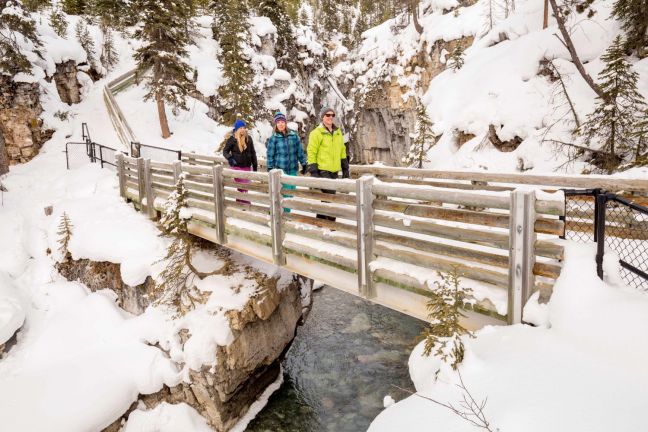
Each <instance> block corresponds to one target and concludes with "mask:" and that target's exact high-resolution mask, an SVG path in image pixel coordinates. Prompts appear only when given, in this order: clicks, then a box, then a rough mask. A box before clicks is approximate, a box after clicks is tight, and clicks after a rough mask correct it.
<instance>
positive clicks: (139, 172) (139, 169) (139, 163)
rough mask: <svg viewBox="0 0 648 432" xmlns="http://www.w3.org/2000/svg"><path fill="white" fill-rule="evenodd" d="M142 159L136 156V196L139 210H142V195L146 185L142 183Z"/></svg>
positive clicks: (144, 194)
mask: <svg viewBox="0 0 648 432" xmlns="http://www.w3.org/2000/svg"><path fill="white" fill-rule="evenodd" d="M144 176H145V174H144V159H142V158H141V157H140V158H137V196H138V198H139V205H140V211H143V210H144V197H145V196H146V186H145V185H144Z"/></svg>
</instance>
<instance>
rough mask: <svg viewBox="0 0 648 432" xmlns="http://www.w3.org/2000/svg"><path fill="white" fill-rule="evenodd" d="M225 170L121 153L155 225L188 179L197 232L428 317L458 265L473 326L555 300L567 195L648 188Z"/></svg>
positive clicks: (397, 173)
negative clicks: (535, 300)
mask: <svg viewBox="0 0 648 432" xmlns="http://www.w3.org/2000/svg"><path fill="white" fill-rule="evenodd" d="M223 163H224V160H223V159H222V158H221V157H217V156H206V155H196V154H183V160H182V161H176V162H174V163H160V162H155V161H151V160H148V159H142V158H137V159H135V158H131V157H128V156H125V155H119V156H118V157H117V166H118V175H119V188H120V194H121V196H122V197H124V198H125V199H127V200H130V201H132V202H133V203H135V205H136V206H137V207H139V208H141V209H142V210H143V211H145V212H146V213H147V214H148V216H149V217H150V218H151V219H157V218H158V217H159V212H160V211H161V209H162V205H163V203H164V201H165V199H166V198H167V197H168V196H169V194H170V193H171V191H172V190H173V189H174V185H175V184H176V182H177V180H178V178H179V177H180V175H181V174H182V175H183V177H184V182H185V186H186V188H187V189H188V191H189V205H190V211H191V215H192V217H191V220H190V222H189V230H190V232H191V233H193V234H195V235H196V236H198V237H201V238H203V239H206V240H209V241H211V242H214V243H217V244H219V245H223V246H225V247H228V248H230V249H232V250H235V251H238V252H240V253H243V254H245V255H248V256H252V257H255V258H257V259H259V260H261V261H265V262H267V263H273V264H275V265H278V266H282V267H284V268H286V269H288V270H290V271H292V272H294V273H297V274H300V275H303V276H305V277H308V278H312V279H317V280H320V281H322V282H324V283H326V284H327V285H330V286H333V287H335V288H338V289H341V290H344V291H347V292H350V293H353V294H356V295H359V296H362V297H364V298H367V299H369V300H371V301H373V302H376V303H379V304H382V305H385V306H387V307H390V308H392V309H395V310H398V311H400V312H403V313H407V314H410V315H413V316H416V317H419V318H422V319H425V318H426V317H427V311H426V309H425V304H426V301H427V299H428V298H429V295H430V292H431V290H432V289H433V288H434V281H435V280H438V275H437V271H442V272H447V271H449V270H451V269H453V268H456V269H457V270H458V271H459V272H460V274H461V275H462V277H463V280H464V283H465V285H466V286H469V287H472V288H473V289H474V294H475V298H474V299H473V301H472V302H471V304H470V305H468V307H469V309H470V312H469V320H468V324H469V325H470V326H471V327H480V326H483V325H485V324H489V323H491V324H492V323H506V322H508V323H519V322H521V320H522V309H523V307H524V304H525V302H526V300H527V299H528V298H529V297H530V296H531V295H532V293H534V292H535V291H537V290H538V291H540V296H541V297H542V298H544V299H547V298H548V297H549V296H550V293H551V290H552V286H553V284H554V282H555V280H556V278H558V276H559V275H560V271H561V261H562V259H563V241H562V240H561V239H560V238H559V237H560V236H561V235H562V234H563V233H564V230H565V221H564V220H563V218H562V216H563V215H564V212H565V201H564V196H563V194H562V192H561V191H560V190H559V189H560V188H563V187H578V188H585V187H587V188H591V187H601V188H605V189H609V190H626V191H630V190H643V191H646V190H648V181H646V180H628V181H624V180H618V179H610V178H609V177H605V176H580V177H561V176H532V175H523V174H519V175H516V174H487V173H470V172H442V171H433V170H417V169H407V168H395V167H377V166H352V167H351V173H352V176H353V177H356V178H355V179H348V180H342V179H340V180H329V179H320V178H312V177H301V176H300V177H293V176H287V175H285V174H283V173H282V172H281V171H280V170H272V171H271V172H269V173H268V172H241V171H234V170H231V169H228V168H226V167H225V166H224V165H223ZM235 178H244V179H247V180H249V181H250V183H249V184H246V185H241V184H240V183H236V182H235V180H234V179H235ZM284 185H293V186H295V187H296V189H295V190H287V189H285V188H284V187H283V186H284ZM239 188H244V189H246V190H247V191H248V192H247V193H242V192H240V191H238V190H237V189H239ZM321 189H329V190H335V191H336V194H335V195H330V194H324V193H322V192H321ZM241 201H247V202H249V204H248V203H245V202H241ZM288 209H290V211H288ZM315 214H322V215H329V216H333V217H335V218H337V220H336V221H330V220H325V219H318V218H316V217H315Z"/></svg>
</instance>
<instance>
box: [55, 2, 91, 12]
mask: <svg viewBox="0 0 648 432" xmlns="http://www.w3.org/2000/svg"><path fill="white" fill-rule="evenodd" d="M61 6H62V7H63V12H65V13H66V14H68V15H84V14H85V13H86V11H87V9H88V7H87V6H88V2H87V0H63V1H62V2H61Z"/></svg>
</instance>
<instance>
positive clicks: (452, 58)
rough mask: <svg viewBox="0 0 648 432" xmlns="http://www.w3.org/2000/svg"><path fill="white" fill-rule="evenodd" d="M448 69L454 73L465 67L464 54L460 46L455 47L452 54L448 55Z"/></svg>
mask: <svg viewBox="0 0 648 432" xmlns="http://www.w3.org/2000/svg"><path fill="white" fill-rule="evenodd" d="M446 64H447V65H448V67H449V68H450V69H452V70H453V71H455V72H456V71H458V70H459V69H461V68H462V67H463V65H464V52H463V49H462V48H461V46H460V45H457V46H456V47H454V49H453V50H452V52H451V53H450V54H449V55H448V60H447V63H446Z"/></svg>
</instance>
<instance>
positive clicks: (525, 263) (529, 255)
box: [507, 189, 536, 324]
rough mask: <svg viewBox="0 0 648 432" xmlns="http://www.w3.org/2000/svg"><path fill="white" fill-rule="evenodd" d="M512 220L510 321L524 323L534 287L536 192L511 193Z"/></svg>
mask: <svg viewBox="0 0 648 432" xmlns="http://www.w3.org/2000/svg"><path fill="white" fill-rule="evenodd" d="M510 211H511V218H510V221H509V287H508V314H507V320H508V323H509V324H518V323H521V322H522V310H523V308H524V305H525V303H526V301H527V300H528V299H529V297H531V294H532V293H533V289H534V279H535V278H534V276H533V265H534V263H535V237H536V235H535V230H534V225H535V192H534V191H532V190H521V189H516V190H514V191H512V192H511V210H510Z"/></svg>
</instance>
